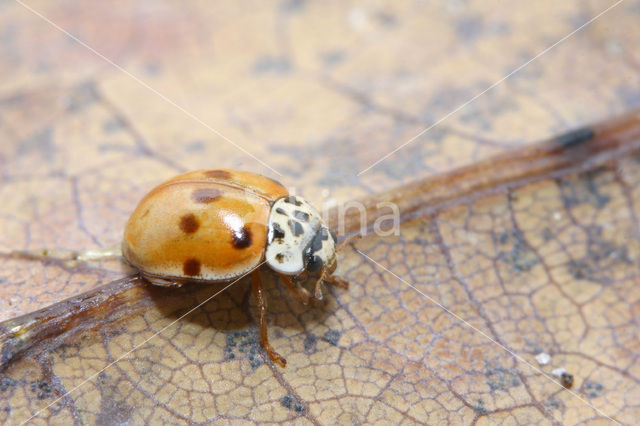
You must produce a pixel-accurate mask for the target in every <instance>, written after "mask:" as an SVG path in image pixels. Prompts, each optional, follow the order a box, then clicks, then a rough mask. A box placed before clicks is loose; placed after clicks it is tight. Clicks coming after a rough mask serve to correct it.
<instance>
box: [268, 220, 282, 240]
mask: <svg viewBox="0 0 640 426" xmlns="http://www.w3.org/2000/svg"><path fill="white" fill-rule="evenodd" d="M271 229H272V230H273V239H274V240H279V239H282V238H284V230H283V229H282V228H281V227H280V225H279V224H277V223H273V224H272V225H271Z"/></svg>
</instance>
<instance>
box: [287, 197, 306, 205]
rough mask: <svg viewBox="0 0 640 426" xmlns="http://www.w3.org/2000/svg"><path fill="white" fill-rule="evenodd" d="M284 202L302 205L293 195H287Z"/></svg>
mask: <svg viewBox="0 0 640 426" xmlns="http://www.w3.org/2000/svg"><path fill="white" fill-rule="evenodd" d="M284 202H285V203H289V204H295V205H296V206H301V205H302V203H301V202H300V201H299V200H298V199H297V198H296V197H294V196H293V195H289V196H288V197H285V198H284Z"/></svg>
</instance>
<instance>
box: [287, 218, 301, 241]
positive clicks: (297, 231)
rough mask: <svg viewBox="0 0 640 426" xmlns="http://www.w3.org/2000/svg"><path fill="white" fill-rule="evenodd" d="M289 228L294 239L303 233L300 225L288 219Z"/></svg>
mask: <svg viewBox="0 0 640 426" xmlns="http://www.w3.org/2000/svg"><path fill="white" fill-rule="evenodd" d="M289 228H291V232H293V235H295V236H296V237H297V236H299V235H302V233H303V232H304V229H303V228H302V224H301V223H300V222H298V221H295V220H293V219H289Z"/></svg>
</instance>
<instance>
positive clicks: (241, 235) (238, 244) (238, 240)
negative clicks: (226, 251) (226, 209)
mask: <svg viewBox="0 0 640 426" xmlns="http://www.w3.org/2000/svg"><path fill="white" fill-rule="evenodd" d="M251 239H252V237H251V230H250V229H249V228H247V227H246V226H243V227H242V228H240V229H239V230H237V231H234V232H233V236H232V238H231V243H232V244H233V246H234V247H235V248H237V249H244V248H247V247H249V246H250V245H251Z"/></svg>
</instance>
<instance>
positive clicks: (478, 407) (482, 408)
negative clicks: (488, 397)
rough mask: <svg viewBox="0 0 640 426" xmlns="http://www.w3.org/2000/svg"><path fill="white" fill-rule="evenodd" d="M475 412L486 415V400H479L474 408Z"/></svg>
mask: <svg viewBox="0 0 640 426" xmlns="http://www.w3.org/2000/svg"><path fill="white" fill-rule="evenodd" d="M473 411H475V412H476V413H478V414H486V413H487V409H486V408H485V406H484V400H483V399H482V398H478V403H477V404H476V405H474V406H473Z"/></svg>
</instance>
